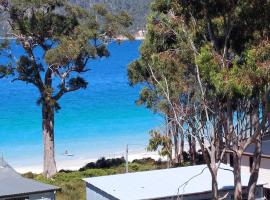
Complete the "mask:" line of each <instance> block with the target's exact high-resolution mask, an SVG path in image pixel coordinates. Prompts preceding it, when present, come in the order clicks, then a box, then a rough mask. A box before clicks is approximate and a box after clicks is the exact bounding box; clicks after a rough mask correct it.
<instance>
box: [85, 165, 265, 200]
mask: <svg viewBox="0 0 270 200" xmlns="http://www.w3.org/2000/svg"><path fill="white" fill-rule="evenodd" d="M232 170H233V169H232V168H231V167H229V166H228V165H224V164H221V166H220V169H219V170H218V187H219V190H228V189H233V186H234V177H233V171H232ZM248 180H249V175H248V174H245V173H242V183H243V187H246V186H247V185H248ZM84 181H86V185H87V187H89V188H92V189H95V191H99V192H100V193H102V194H103V195H104V196H108V197H110V198H111V199H121V200H138V199H158V198H165V197H175V196H177V195H190V194H198V193H204V192H211V191H212V188H211V174H210V172H209V170H208V168H207V166H206V165H197V166H189V167H179V168H172V169H163V170H154V171H145V172H136V173H128V174H119V175H111V176H101V177H95V178H86V179H84ZM262 184H263V183H258V185H262Z"/></svg>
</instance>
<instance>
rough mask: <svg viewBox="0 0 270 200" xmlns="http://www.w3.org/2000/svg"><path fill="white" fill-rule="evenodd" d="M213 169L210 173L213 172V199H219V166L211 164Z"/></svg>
mask: <svg viewBox="0 0 270 200" xmlns="http://www.w3.org/2000/svg"><path fill="white" fill-rule="evenodd" d="M210 166H211V169H209V170H210V173H211V177H212V199H213V200H218V199H219V198H218V182H217V170H218V169H217V168H216V166H215V164H214V166H213V165H212V164H211V165H210Z"/></svg>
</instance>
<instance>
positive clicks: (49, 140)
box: [42, 103, 57, 178]
mask: <svg viewBox="0 0 270 200" xmlns="http://www.w3.org/2000/svg"><path fill="white" fill-rule="evenodd" d="M42 129H43V143H44V158H43V159H44V160H43V175H44V176H45V177H46V178H50V177H52V176H53V175H54V174H56V172H57V169H56V162H55V154H54V108H52V106H50V105H49V104H48V103H43V105H42Z"/></svg>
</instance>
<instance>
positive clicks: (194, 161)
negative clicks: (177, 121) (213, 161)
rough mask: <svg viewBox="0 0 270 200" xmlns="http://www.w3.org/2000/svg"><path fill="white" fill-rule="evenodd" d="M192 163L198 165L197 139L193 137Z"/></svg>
mask: <svg viewBox="0 0 270 200" xmlns="http://www.w3.org/2000/svg"><path fill="white" fill-rule="evenodd" d="M190 153H191V155H190V158H191V163H192V165H196V139H195V137H192V139H191V152H190Z"/></svg>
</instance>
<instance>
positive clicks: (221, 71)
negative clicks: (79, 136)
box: [133, 0, 270, 199]
mask: <svg viewBox="0 0 270 200" xmlns="http://www.w3.org/2000/svg"><path fill="white" fill-rule="evenodd" d="M269 4H270V2H269V1H252V0H250V1H249V0H248V1H241V0H232V1H184V0H183V1H181V0H180V1H176V0H175V1H174V0H172V1H162V0H157V1H155V2H154V3H153V5H152V16H150V17H149V21H148V33H147V36H146V41H145V42H144V45H143V47H144V46H148V49H147V51H141V54H142V55H141V57H142V58H141V60H140V61H139V62H138V63H139V64H140V65H137V67H136V68H135V67H133V68H135V69H137V71H138V72H139V73H137V74H140V75H137V74H135V73H134V74H135V75H134V74H133V75H134V77H135V78H137V79H138V80H139V81H145V82H149V81H147V80H150V81H152V80H153V79H154V81H156V83H157V84H156V85H157V86H155V87H154V88H153V90H154V91H155V92H156V93H158V94H159V95H160V96H162V97H163V99H165V100H166V101H167V103H168V105H169V106H170V108H171V109H174V107H173V106H172V105H173V103H172V101H171V98H168V97H171V96H170V94H173V96H177V95H174V94H177V93H178V94H179V95H180V96H184V97H186V98H183V100H184V101H179V102H178V106H177V107H178V108H179V109H183V108H186V109H185V111H188V112H181V114H180V115H179V114H176V115H174V116H175V121H177V122H178V124H179V126H181V119H183V120H184V124H186V125H187V126H189V127H190V128H191V130H193V133H192V137H193V136H195V137H196V139H197V141H198V143H199V144H200V146H201V148H202V149H203V151H202V152H203V154H204V159H205V162H206V164H207V166H208V168H209V170H210V172H211V175H212V190H213V193H212V194H213V197H212V198H213V199H218V198H219V196H218V183H217V172H218V169H219V164H220V162H221V161H222V160H223V155H224V152H225V151H226V150H230V151H231V152H232V153H233V156H234V163H235V165H234V184H235V194H234V199H242V184H241V166H240V162H241V158H242V154H243V152H244V150H245V149H246V147H247V146H249V145H251V144H254V145H255V147H256V148H255V152H254V162H253V165H252V170H251V176H250V181H249V186H248V190H249V199H254V194H255V187H256V182H257V179H258V171H259V166H260V155H261V139H262V136H263V135H264V134H265V132H266V129H267V128H268V126H269V122H268V118H267V116H269V108H268V107H269V96H268V95H269V78H270V77H269V65H268V64H267V63H269V58H270V57H269V42H268V41H269V39H268V38H269V23H268V21H269V17H270V14H269V12H268V10H269ZM257 13H261V15H260V16H258V15H257ZM153 27H154V28H153ZM164 36H167V37H164ZM142 49H143V48H142ZM168 53H171V54H168ZM157 55H158V57H159V59H160V58H162V55H166V56H165V57H166V58H167V59H169V60H170V61H173V60H177V63H178V68H181V69H183V66H185V67H186V69H187V70H185V73H183V74H178V73H177V70H176V71H175V72H174V73H172V74H173V75H175V74H177V76H178V79H180V80H177V79H176V80H174V81H173V82H170V81H168V80H167V79H168V77H170V76H171V74H166V71H162V70H160V69H159V68H157V66H159V65H157V63H155V62H153V59H154V58H155V57H156V56H157ZM186 58H188V59H186ZM149 62H150V64H149ZM145 63H146V64H145ZM182 63H183V64H184V65H181V64H182ZM158 64H161V65H162V64H163V65H164V68H166V67H168V66H169V67H170V65H168V64H167V63H158ZM142 66H148V68H149V66H150V67H152V71H150V72H151V73H149V70H148V71H147V67H142ZM184 69H185V68H184ZM178 70H179V69H178ZM153 72H154V73H153ZM160 74H162V75H160ZM165 74H166V75H165ZM151 76H152V77H151ZM142 77H143V78H142ZM145 77H147V79H145ZM187 80H189V81H190V82H191V83H190V84H188V83H189V82H188V81H187ZM152 82H153V81H152ZM171 83H180V84H181V86H185V87H184V88H185V90H178V89H176V88H174V87H173V85H170V84H171ZM180 88H181V87H180ZM185 91H188V92H185ZM164 97H165V98H164ZM187 97H188V98H187ZM181 99H182V98H181ZM186 99H188V100H186ZM187 102H188V103H187ZM187 113H188V114H187ZM185 133H187V134H188V133H189V131H186V132H185ZM205 140H208V144H207V143H205ZM209 147H210V148H209Z"/></svg>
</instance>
